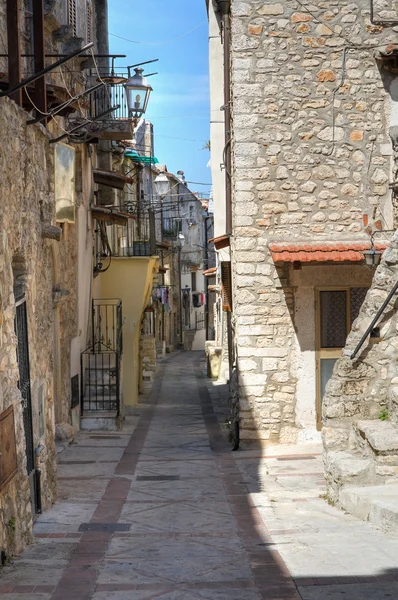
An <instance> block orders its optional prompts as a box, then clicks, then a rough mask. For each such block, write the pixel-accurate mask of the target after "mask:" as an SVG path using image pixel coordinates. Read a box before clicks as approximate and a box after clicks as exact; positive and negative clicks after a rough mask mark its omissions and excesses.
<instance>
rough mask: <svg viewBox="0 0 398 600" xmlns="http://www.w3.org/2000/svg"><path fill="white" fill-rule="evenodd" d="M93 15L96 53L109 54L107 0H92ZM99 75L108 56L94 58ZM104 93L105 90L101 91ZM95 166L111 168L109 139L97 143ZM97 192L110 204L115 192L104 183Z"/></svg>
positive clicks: (105, 67)
mask: <svg viewBox="0 0 398 600" xmlns="http://www.w3.org/2000/svg"><path fill="white" fill-rule="evenodd" d="M93 8H94V16H95V38H96V39H95V49H96V53H97V54H103V55H107V54H109V33H108V0H94V6H93ZM96 61H97V64H98V67H99V69H100V73H101V75H105V74H106V73H108V72H109V58H103V57H101V58H97V59H96ZM103 93H104V94H105V90H104V91H103ZM97 166H98V167H99V168H100V169H104V170H105V171H111V170H112V142H111V141H110V140H101V141H100V142H99V144H98V145H97ZM98 191H99V194H98V195H97V203H98V204H100V205H104V206H106V205H112V204H114V201H115V192H114V190H113V188H109V187H107V186H105V185H100V186H98Z"/></svg>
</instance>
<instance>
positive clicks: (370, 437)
mask: <svg viewBox="0 0 398 600" xmlns="http://www.w3.org/2000/svg"><path fill="white" fill-rule="evenodd" d="M355 428H356V430H357V433H358V434H359V435H360V436H361V438H362V439H365V440H366V441H367V442H368V444H369V446H370V447H371V448H372V450H373V452H375V453H376V454H384V455H386V454H398V427H397V425H395V424H394V423H391V421H380V419H377V420H374V421H358V422H357V423H356V426H355Z"/></svg>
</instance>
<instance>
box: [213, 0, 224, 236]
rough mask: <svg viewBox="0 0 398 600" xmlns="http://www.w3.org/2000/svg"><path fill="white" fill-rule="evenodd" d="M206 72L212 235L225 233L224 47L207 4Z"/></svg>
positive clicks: (218, 27) (216, 24) (218, 29)
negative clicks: (207, 74)
mask: <svg viewBox="0 0 398 600" xmlns="http://www.w3.org/2000/svg"><path fill="white" fill-rule="evenodd" d="M209 60H210V68H209V76H210V111H211V112H210V115H211V117H210V142H211V152H210V166H211V176H212V184H213V200H214V236H215V237H218V236H220V235H224V234H225V230H226V220H225V171H224V170H223V169H222V167H221V166H222V164H223V162H224V158H223V151H224V146H225V125H224V112H223V111H222V110H221V107H222V106H223V104H224V88H223V79H224V49H223V45H222V38H221V34H220V25H219V23H218V21H217V18H216V16H215V14H214V11H213V8H212V5H211V4H210V6H209Z"/></svg>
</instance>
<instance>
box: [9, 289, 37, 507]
mask: <svg viewBox="0 0 398 600" xmlns="http://www.w3.org/2000/svg"><path fill="white" fill-rule="evenodd" d="M14 295H15V308H16V310H15V334H16V336H17V361H18V370H19V381H18V388H19V391H20V392H21V396H22V415H23V424H24V432H25V448H26V470H27V474H28V478H29V486H30V496H31V503H32V516H33V518H34V517H35V516H36V515H37V514H38V513H39V512H40V507H41V502H40V488H39V486H38V482H37V474H36V470H35V452H34V438H33V413H32V393H31V385H30V368H29V338H28V318H27V310H26V297H25V292H24V285H23V284H20V283H16V284H15V286H14Z"/></svg>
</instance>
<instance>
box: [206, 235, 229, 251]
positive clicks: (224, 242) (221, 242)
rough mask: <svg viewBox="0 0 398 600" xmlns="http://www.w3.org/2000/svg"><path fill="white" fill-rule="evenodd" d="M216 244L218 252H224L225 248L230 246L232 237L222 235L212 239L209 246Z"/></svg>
mask: <svg viewBox="0 0 398 600" xmlns="http://www.w3.org/2000/svg"><path fill="white" fill-rule="evenodd" d="M212 242H213V243H214V246H215V249H216V250H222V249H223V248H228V247H229V246H230V236H229V235H220V236H219V237H214V238H210V240H209V244H211V243H212Z"/></svg>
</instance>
